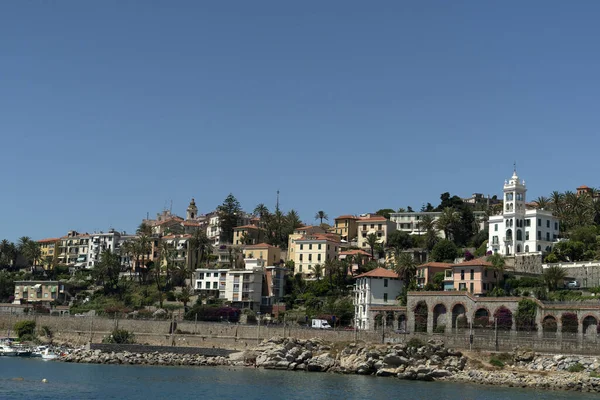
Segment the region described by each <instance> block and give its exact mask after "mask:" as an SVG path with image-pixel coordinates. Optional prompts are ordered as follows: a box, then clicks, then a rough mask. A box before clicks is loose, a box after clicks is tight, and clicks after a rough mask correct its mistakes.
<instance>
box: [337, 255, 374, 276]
mask: <svg viewBox="0 0 600 400" xmlns="http://www.w3.org/2000/svg"><path fill="white" fill-rule="evenodd" d="M338 259H339V260H348V261H349V264H350V267H349V271H348V275H355V274H356V273H357V272H358V270H359V268H360V266H361V265H364V264H365V263H367V262H368V261H369V260H370V259H371V254H369V253H367V252H366V251H364V250H356V249H355V250H344V251H341V252H340V253H339V254H338Z"/></svg>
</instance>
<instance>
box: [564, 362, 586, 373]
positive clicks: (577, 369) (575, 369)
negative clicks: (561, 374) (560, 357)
mask: <svg viewBox="0 0 600 400" xmlns="http://www.w3.org/2000/svg"><path fill="white" fill-rule="evenodd" d="M567 371H569V372H582V371H585V367H584V366H583V365H581V364H580V363H576V364H573V365H571V366H570V367H569V368H567Z"/></svg>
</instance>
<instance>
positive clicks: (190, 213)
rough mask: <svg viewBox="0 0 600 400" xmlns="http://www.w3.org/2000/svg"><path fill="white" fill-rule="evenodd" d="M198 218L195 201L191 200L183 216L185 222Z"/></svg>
mask: <svg viewBox="0 0 600 400" xmlns="http://www.w3.org/2000/svg"><path fill="white" fill-rule="evenodd" d="M197 216H198V207H196V201H195V200H194V199H193V198H192V201H190V205H189V206H188V208H187V213H186V216H185V219H186V220H190V219H194V218H196V217H197Z"/></svg>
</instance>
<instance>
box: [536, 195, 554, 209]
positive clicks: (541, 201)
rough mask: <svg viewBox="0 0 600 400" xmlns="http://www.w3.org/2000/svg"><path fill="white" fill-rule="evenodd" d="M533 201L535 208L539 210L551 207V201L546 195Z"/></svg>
mask: <svg viewBox="0 0 600 400" xmlns="http://www.w3.org/2000/svg"><path fill="white" fill-rule="evenodd" d="M533 202H534V203H535V208H537V209H538V210H544V209H547V208H549V206H550V201H549V200H548V198H547V197H544V196H540V197H538V198H537V199H535V200H534V201H533Z"/></svg>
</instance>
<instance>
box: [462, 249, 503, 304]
mask: <svg viewBox="0 0 600 400" xmlns="http://www.w3.org/2000/svg"><path fill="white" fill-rule="evenodd" d="M452 277H453V280H454V290H463V291H468V292H469V293H471V294H474V295H476V296H477V295H484V294H486V293H487V292H489V291H490V290H492V289H493V288H494V286H496V282H497V272H496V271H495V270H494V269H493V268H492V264H491V263H490V262H488V261H485V260H484V259H482V258H476V259H474V260H470V261H465V262H462V263H460V264H453V265H452Z"/></svg>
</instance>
